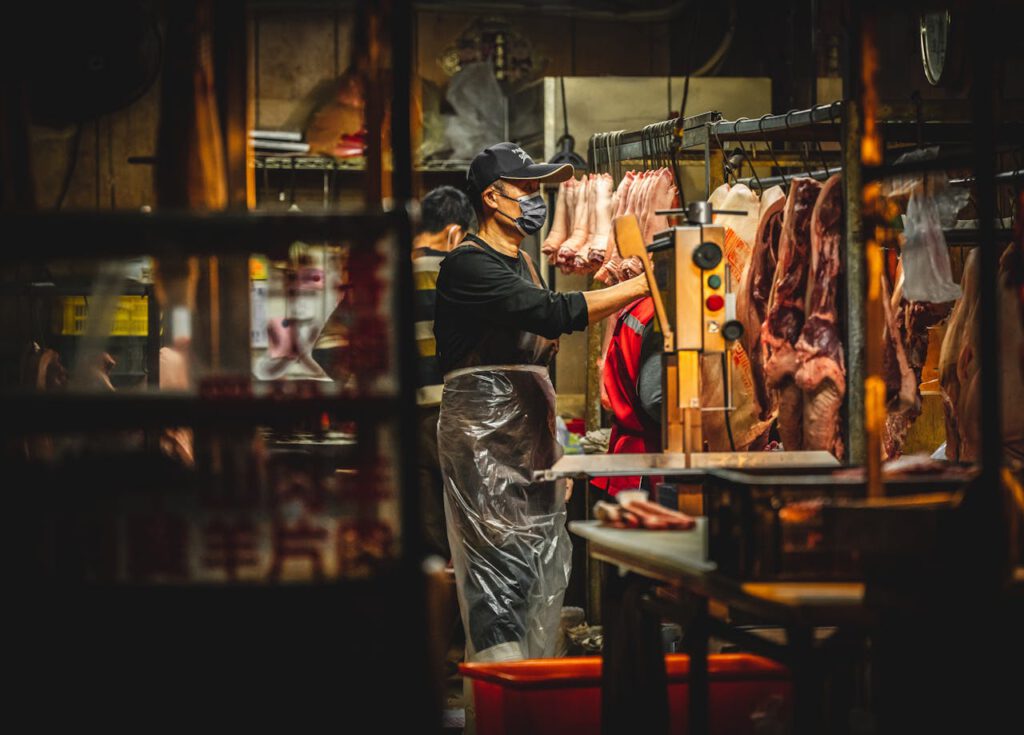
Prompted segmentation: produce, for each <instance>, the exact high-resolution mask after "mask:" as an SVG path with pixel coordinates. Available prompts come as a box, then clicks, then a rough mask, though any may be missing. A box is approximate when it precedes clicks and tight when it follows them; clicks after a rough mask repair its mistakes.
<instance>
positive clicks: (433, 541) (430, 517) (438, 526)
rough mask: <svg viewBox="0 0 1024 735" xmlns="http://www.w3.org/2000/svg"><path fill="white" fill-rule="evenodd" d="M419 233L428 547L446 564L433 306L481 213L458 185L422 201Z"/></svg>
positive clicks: (417, 307)
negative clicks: (448, 260)
mask: <svg viewBox="0 0 1024 735" xmlns="http://www.w3.org/2000/svg"><path fill="white" fill-rule="evenodd" d="M420 208H421V212H420V229H419V233H418V234H417V235H416V237H415V239H414V240H413V244H412V248H413V249H412V269H413V287H414V288H415V289H416V293H415V296H414V298H413V309H414V318H415V320H416V345H417V347H418V350H419V364H418V368H417V369H418V383H417V395H416V399H417V401H416V402H417V403H418V405H419V419H420V426H419V428H420V444H419V483H420V490H421V495H422V499H421V505H422V511H423V522H424V530H425V536H426V540H427V546H428V548H429V550H430V551H432V552H433V553H436V554H438V555H440V556H442V557H443V558H444V559H445V560H447V559H448V558H449V556H450V553H449V549H448V535H447V533H446V531H445V520H444V501H443V497H444V496H443V481H442V479H441V467H440V464H439V462H438V458H437V419H438V410H439V407H440V405H441V390H442V388H443V387H444V386H443V382H444V381H443V379H442V377H441V370H440V368H439V366H438V362H437V346H436V343H435V342H434V304H435V300H436V294H437V292H436V285H437V273H438V270H439V269H440V267H441V261H442V260H443V259H444V257H445V256H446V255H447V254H448V251H449V250H451V249H452V248H454V247H455V246H456V245H458V244H459V243H461V242H462V241H463V240H464V239H465V236H466V235H467V234H469V233H470V232H472V231H473V230H475V229H476V214H475V213H474V211H473V205H472V204H470V201H469V198H468V197H467V196H466V195H465V194H464V193H463V192H461V191H459V190H458V189H456V188H455V187H453V186H439V187H437V188H436V189H433V190H431V191H430V192H429V193H428V194H427V195H426V196H425V197H423V200H422V201H421V202H420Z"/></svg>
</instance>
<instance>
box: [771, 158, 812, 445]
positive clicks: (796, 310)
mask: <svg viewBox="0 0 1024 735" xmlns="http://www.w3.org/2000/svg"><path fill="white" fill-rule="evenodd" d="M820 191H821V184H819V183H818V182H817V181H815V180H814V179H810V178H798V179H793V181H792V182H791V184H790V188H789V197H788V198H787V199H786V209H785V212H784V213H783V216H782V235H781V237H780V238H779V262H778V266H777V267H776V269H775V279H774V281H773V283H772V291H771V297H770V298H769V302H768V312H767V315H766V317H765V321H764V324H763V325H762V327H761V345H762V350H763V351H762V361H763V364H764V372H765V378H766V379H767V383H768V387H769V388H771V389H774V390H775V391H776V392H777V394H778V405H779V414H778V426H779V436H780V438H781V439H782V444H783V447H785V448H786V449H788V450H791V451H792V450H795V449H801V448H802V447H803V412H804V411H803V395H802V391H801V390H800V387H799V386H798V385H797V384H796V381H795V380H794V375H795V373H796V370H797V367H798V364H797V354H796V342H797V339H799V337H800V333H801V331H802V330H803V327H804V309H805V306H806V301H807V269H808V266H809V264H810V251H811V215H812V214H813V212H814V205H815V204H816V203H817V201H818V194H819V193H820Z"/></svg>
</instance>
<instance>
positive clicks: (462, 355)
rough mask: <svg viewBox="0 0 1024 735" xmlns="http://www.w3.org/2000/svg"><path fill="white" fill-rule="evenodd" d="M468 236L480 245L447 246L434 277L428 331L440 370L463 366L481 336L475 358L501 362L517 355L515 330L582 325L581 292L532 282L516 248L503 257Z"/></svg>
mask: <svg viewBox="0 0 1024 735" xmlns="http://www.w3.org/2000/svg"><path fill="white" fill-rule="evenodd" d="M468 239H470V240H472V241H473V242H475V243H476V244H478V245H480V247H473V246H472V245H464V246H462V247H459V248H456V249H455V250H453V251H452V252H451V253H449V254H448V256H447V257H446V258H445V259H444V261H442V263H441V271H440V273H439V274H438V277H437V306H436V313H435V315H434V337H435V339H436V342H437V357H438V362H439V363H440V368H441V372H442V373H446V372H449V371H450V370H455V369H457V368H460V367H464V366H465V364H466V360H467V357H468V356H469V355H470V354H471V353H473V352H474V350H478V349H479V348H480V347H481V345H482V343H483V342H484V337H485V336H487V337H489V339H488V340H487V342H486V352H487V354H480V355H478V356H477V357H478V358H479V360H480V364H489V365H501V364H508V363H515V362H519V361H520V359H521V351H520V348H519V344H518V342H519V332H532V333H533V334H538V335H540V336H542V337H544V338H546V339H555V338H557V337H559V336H560V335H563V334H569V333H571V332H575V331H579V330H582V329H584V328H585V327H586V326H587V302H586V300H585V299H584V298H583V294H582V293H579V292H575V293H568V294H562V293H556V292H554V291H550V290H549V289H548V288H547V287H546V286H545V285H544V283H543V279H541V285H540V286H537V285H535V284H534V283H533V281H532V280H531V278H530V269H529V266H528V265H527V264H526V259H525V257H524V256H523V254H522V253H520V254H519V255H518V257H515V258H513V257H509V256H507V255H503V254H501V253H499V252H498V251H497V250H495V249H494V248H492V247H491V246H490V245H488V244H487V243H486V242H484V241H483V240H481V239H480V238H478V237H475V236H473V235H470V236H469V238H468ZM538 278H540V275H539V274H538Z"/></svg>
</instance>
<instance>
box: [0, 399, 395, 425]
mask: <svg viewBox="0 0 1024 735" xmlns="http://www.w3.org/2000/svg"><path fill="white" fill-rule="evenodd" d="M0 406H2V407H3V411H0V417H2V418H0V434H7V435H24V434H29V433H33V432H45V433H47V434H50V433H57V432H77V431H85V432H96V431H102V430H133V429H155V428H164V427H174V426H195V427H208V428H222V429H238V428H241V427H249V428H251V427H254V426H263V425H276V424H282V423H288V422H294V421H301V420H318V419H319V418H320V417H321V416H322V415H323V414H329V415H331V416H332V417H335V418H338V419H342V420H354V421H363V422H372V423H379V422H381V421H387V420H393V419H395V418H397V417H398V415H399V413H400V410H399V409H400V406H399V400H398V399H397V398H395V397H390V396H386V397H365V396H361V397H343V396H339V395H328V396H322V395H321V396H311V397H308V398H306V397H296V396H287V397H273V396H261V397H253V396H247V397H240V398H218V397H203V396H197V395H182V394H173V393H167V392H163V393H154V394H143V393H136V394H123V393H122V394H117V393H113V394H112V393H96V394H81V395H75V394H67V393H65V394H33V393H19V394H8V395H5V396H3V397H2V398H0Z"/></svg>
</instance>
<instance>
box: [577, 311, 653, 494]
mask: <svg viewBox="0 0 1024 735" xmlns="http://www.w3.org/2000/svg"><path fill="white" fill-rule="evenodd" d="M653 318H654V301H653V300H651V298H650V297H649V296H648V297H645V298H642V299H639V300H637V301H634V302H633V303H632V304H630V305H629V306H627V307H626V308H624V309H623V310H622V311H621V312H619V316H618V317H617V318H616V320H615V327H614V331H613V332H612V338H611V342H610V343H609V344H608V354H607V355H606V356H605V360H604V371H603V374H602V376H601V379H602V381H603V383H604V389H605V392H606V393H607V395H608V401H609V402H610V403H611V411H612V431H611V437H610V438H609V441H608V453H609V454H643V453H648V452H660V451H661V427H660V426H659V425H658V424H656V423H654V422H653V421H651V420H650V418H649V417H648V416H647V414H646V413H644V410H643V408H642V407H641V406H640V398H639V396H638V395H637V381H638V380H639V377H640V349H641V347H642V346H643V335H644V329H645V328H646V327H647V325H648V324H650V323H651V319H653ZM640 479H641V478H640V477H599V478H596V479H595V480H594V481H593V484H594V485H595V486H596V487H598V488H600V489H602V490H605V491H607V492H608V493H610V494H612V495H615V494H617V493H618V492H619V491H620V490H627V489H631V488H637V487H639V486H640ZM652 479H653V478H652Z"/></svg>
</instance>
